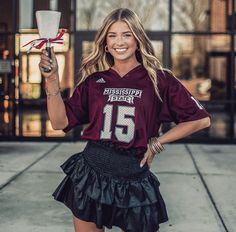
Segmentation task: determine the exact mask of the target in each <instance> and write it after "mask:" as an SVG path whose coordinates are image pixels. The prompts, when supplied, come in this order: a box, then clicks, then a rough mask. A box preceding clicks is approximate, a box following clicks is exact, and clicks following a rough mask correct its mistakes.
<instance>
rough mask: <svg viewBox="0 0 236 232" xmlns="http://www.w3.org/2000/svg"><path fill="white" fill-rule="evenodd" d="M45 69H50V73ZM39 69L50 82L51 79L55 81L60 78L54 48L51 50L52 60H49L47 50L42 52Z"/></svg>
mask: <svg viewBox="0 0 236 232" xmlns="http://www.w3.org/2000/svg"><path fill="white" fill-rule="evenodd" d="M45 68H46V69H49V70H50V72H45V71H44V69H45ZM39 69H40V71H41V73H42V75H43V76H44V77H45V78H46V79H47V80H50V79H51V78H52V79H54V80H55V79H57V78H58V64H57V59H56V56H55V53H54V50H53V47H52V48H51V59H50V58H49V56H48V53H47V51H46V50H45V49H43V50H42V54H41V59H40V63H39ZM53 77H54V78H53Z"/></svg>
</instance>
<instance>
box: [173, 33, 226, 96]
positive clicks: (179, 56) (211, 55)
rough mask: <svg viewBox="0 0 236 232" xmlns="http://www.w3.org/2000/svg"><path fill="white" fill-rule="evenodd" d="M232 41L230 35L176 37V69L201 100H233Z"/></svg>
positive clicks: (178, 75)
mask: <svg viewBox="0 0 236 232" xmlns="http://www.w3.org/2000/svg"><path fill="white" fill-rule="evenodd" d="M229 44H230V38H229V36H222V35H217V36H216V35H212V36H192V35H175V36H173V38H172V64H173V67H172V69H173V71H174V73H175V75H176V76H177V77H178V78H179V79H180V80H181V82H182V83H183V84H184V85H185V86H186V87H187V89H188V90H189V91H190V92H191V93H192V94H193V96H195V97H196V98H197V99H199V100H202V101H206V100H226V99H229V96H228V92H229V89H228V88H230V86H229V85H228V83H227V80H229V78H227V77H228V76H229V75H230V73H229V72H228V71H229V69H228V68H227V67H228V66H227V65H228V63H229Z"/></svg>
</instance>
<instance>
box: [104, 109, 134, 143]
mask: <svg viewBox="0 0 236 232" xmlns="http://www.w3.org/2000/svg"><path fill="white" fill-rule="evenodd" d="M117 107H118V108H117V118H116V126H115V136H116V138H117V140H118V141H120V142H125V143H129V142H130V141H131V140H132V139H133V138H134V130H135V124H134V120H133V118H134V116H135V107H133V106H117ZM112 111H113V105H105V107H104V109H103V113H104V126H103V129H102V131H101V136H100V138H101V139H111V135H112V128H111V127H112Z"/></svg>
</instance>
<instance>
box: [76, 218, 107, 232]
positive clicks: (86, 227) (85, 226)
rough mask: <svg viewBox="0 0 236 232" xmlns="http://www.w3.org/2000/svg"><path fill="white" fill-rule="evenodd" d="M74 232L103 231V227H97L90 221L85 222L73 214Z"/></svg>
mask: <svg viewBox="0 0 236 232" xmlns="http://www.w3.org/2000/svg"><path fill="white" fill-rule="evenodd" d="M73 222H74V228H75V232H104V231H105V230H104V229H98V228H97V227H96V225H95V224H94V223H92V222H85V221H83V220H80V219H79V218H76V217H75V216H73Z"/></svg>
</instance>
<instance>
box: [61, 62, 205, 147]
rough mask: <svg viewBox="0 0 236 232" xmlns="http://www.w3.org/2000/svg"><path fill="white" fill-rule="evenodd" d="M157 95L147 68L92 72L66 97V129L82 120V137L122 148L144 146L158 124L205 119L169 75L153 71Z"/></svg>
mask: <svg viewBox="0 0 236 232" xmlns="http://www.w3.org/2000/svg"><path fill="white" fill-rule="evenodd" d="M158 88H159V91H160V96H161V98H162V100H163V102H161V101H160V100H159V98H158V97H157V95H156V93H155V91H154V88H153V84H152V82H151V80H150V78H149V76H148V73H147V71H146V69H145V68H144V67H143V66H142V65H139V66H137V67H136V68H134V69H132V70H131V71H130V72H128V73H127V74H126V75H125V76H124V77H122V78H121V77H120V76H119V74H118V73H117V72H116V71H114V70H113V69H109V70H107V71H104V72H96V73H93V74H92V75H90V76H89V77H88V78H87V79H86V80H85V81H84V82H83V83H81V84H80V85H79V86H78V87H76V89H75V91H74V93H73V95H72V96H71V97H70V98H69V99H67V100H66V101H65V107H66V113H67V117H68V120H69V124H68V126H67V127H66V128H65V129H64V131H65V132H67V131H68V130H70V129H72V128H73V127H75V126H76V125H81V124H87V123H88V126H87V127H86V128H85V130H84V131H83V134H82V138H83V139H88V140H104V141H111V142H113V143H115V144H117V145H118V146H121V147H123V148H131V147H135V148H146V147H147V143H148V140H149V138H150V137H153V136H157V135H158V130H159V128H160V125H161V123H163V122H175V123H179V122H186V121H192V120H197V119H201V118H204V117H208V116H209V114H208V113H207V112H206V110H205V109H204V108H203V106H202V105H201V104H200V103H199V102H198V101H197V100H196V99H195V98H194V97H193V96H192V95H191V94H190V93H189V92H188V90H187V89H186V88H185V87H184V86H183V85H182V84H181V83H180V81H178V80H177V79H176V78H175V77H174V76H172V75H171V74H170V73H168V72H164V73H162V72H161V71H158Z"/></svg>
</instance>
